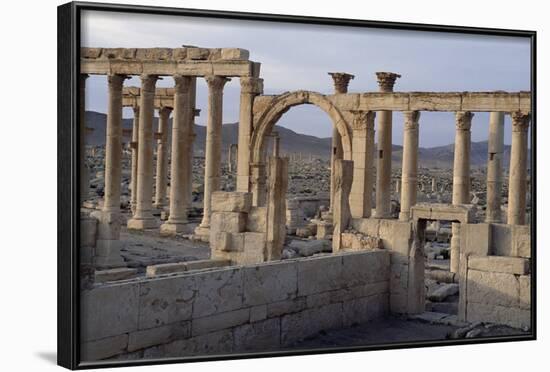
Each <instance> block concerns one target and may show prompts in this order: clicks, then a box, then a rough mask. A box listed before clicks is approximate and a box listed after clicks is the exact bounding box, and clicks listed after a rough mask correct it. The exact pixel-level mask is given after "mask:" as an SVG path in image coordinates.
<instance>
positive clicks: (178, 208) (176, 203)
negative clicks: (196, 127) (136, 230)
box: [160, 75, 194, 235]
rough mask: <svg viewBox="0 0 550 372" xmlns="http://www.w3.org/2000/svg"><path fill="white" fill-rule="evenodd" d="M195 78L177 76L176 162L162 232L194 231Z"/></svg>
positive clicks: (174, 131) (173, 166) (164, 233)
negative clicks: (192, 139) (190, 220)
mask: <svg viewBox="0 0 550 372" xmlns="http://www.w3.org/2000/svg"><path fill="white" fill-rule="evenodd" d="M191 79H192V78H191V77H188V76H182V75H176V76H174V81H175V88H174V117H173V120H172V162H171V168H170V174H171V178H170V215H169V217H168V221H166V222H165V223H163V224H162V225H161V226H160V233H161V234H162V235H176V234H177V233H191V229H190V227H189V224H188V220H187V213H188V205H189V204H190V202H189V200H188V199H189V196H190V190H189V189H190V188H191V185H192V184H191V179H189V173H190V172H189V170H190V168H191V167H192V163H191V162H190V161H189V153H190V152H189V148H190V147H192V142H190V140H189V138H190V135H191V133H192V131H193V128H192V126H193V121H194V112H193V110H192V106H191Z"/></svg>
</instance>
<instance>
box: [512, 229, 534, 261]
mask: <svg viewBox="0 0 550 372" xmlns="http://www.w3.org/2000/svg"><path fill="white" fill-rule="evenodd" d="M530 229H531V227H530V226H522V225H515V226H512V253H513V254H514V255H515V256H519V257H526V258H531V230H530Z"/></svg>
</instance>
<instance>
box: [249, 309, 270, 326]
mask: <svg viewBox="0 0 550 372" xmlns="http://www.w3.org/2000/svg"><path fill="white" fill-rule="evenodd" d="M266 318H267V305H258V306H253V307H251V308H250V323H254V322H258V321H260V320H264V319H266Z"/></svg>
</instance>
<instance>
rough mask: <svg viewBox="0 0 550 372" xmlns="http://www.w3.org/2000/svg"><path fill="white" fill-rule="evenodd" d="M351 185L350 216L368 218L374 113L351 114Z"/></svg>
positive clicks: (372, 163) (370, 202) (370, 194)
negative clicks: (352, 117)
mask: <svg viewBox="0 0 550 372" xmlns="http://www.w3.org/2000/svg"><path fill="white" fill-rule="evenodd" d="M353 115H354V119H353V122H352V123H353V183H352V186H351V193H350V208H351V215H352V216H353V217H354V218H369V217H370V216H371V210H372V186H373V183H374V177H373V175H374V156H373V155H374V119H375V117H376V112H374V111H354V112H353Z"/></svg>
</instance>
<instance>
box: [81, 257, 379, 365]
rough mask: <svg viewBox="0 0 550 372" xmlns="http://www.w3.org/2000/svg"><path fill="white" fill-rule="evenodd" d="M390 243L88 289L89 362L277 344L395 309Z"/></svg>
mask: <svg viewBox="0 0 550 372" xmlns="http://www.w3.org/2000/svg"><path fill="white" fill-rule="evenodd" d="M389 269H390V257H389V254H388V252H387V251H385V250H377V251H369V252H353V253H339V254H331V255H326V256H318V257H313V258H301V259H294V260H284V261H277V262H269V263H263V264H258V265H249V266H235V267H226V268H218V269H213V270H204V271H195V272H187V273H183V274H178V275H172V276H165V277H159V278H140V279H135V280H129V281H124V282H118V283H110V284H104V285H96V286H95V287H94V288H92V289H89V290H85V291H83V293H82V297H81V306H82V317H81V325H82V327H81V330H82V334H81V341H82V344H81V345H82V346H81V347H82V349H81V350H82V360H84V361H93V360H101V359H108V358H121V359H128V358H157V357H180V356H192V355H205V354H208V355H215V354H220V353H232V352H234V353H237V352H239V353H242V352H252V351H270V350H277V349H281V348H285V347H290V346H291V345H292V344H293V343H295V342H297V341H299V340H300V339H302V338H305V337H308V336H313V335H315V334H317V333H318V332H320V331H322V330H329V329H333V328H335V329H336V328H342V327H349V326H352V325H354V324H356V323H364V322H367V321H369V320H372V319H376V318H379V317H382V316H384V315H386V314H387V313H388V310H389V306H388V301H389V300H388V291H389V281H388V279H389V275H390V270H389Z"/></svg>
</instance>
